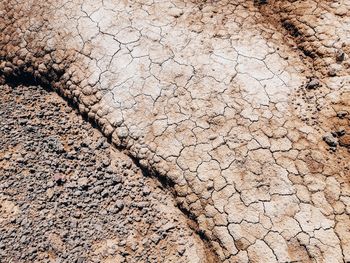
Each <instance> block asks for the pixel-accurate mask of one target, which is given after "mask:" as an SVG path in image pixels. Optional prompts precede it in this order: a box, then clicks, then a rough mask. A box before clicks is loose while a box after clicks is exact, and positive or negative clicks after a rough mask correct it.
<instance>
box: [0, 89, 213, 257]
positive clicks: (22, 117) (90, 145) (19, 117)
mask: <svg viewBox="0 0 350 263" xmlns="http://www.w3.org/2000/svg"><path fill="white" fill-rule="evenodd" d="M0 92H1V97H0V116H1V117H0V126H1V127H0V138H1V140H0V173H1V176H0V232H1V240H0V261H1V262H4V263H5V262H146V261H147V262H198V263H199V262H207V261H206V260H207V259H208V258H209V259H210V254H207V253H206V252H207V251H206V248H205V247H204V245H203V244H202V241H201V240H200V239H199V238H198V237H197V235H196V234H195V233H193V231H192V230H190V229H189V227H188V225H187V223H186V218H185V217H184V216H182V215H181V212H180V211H178V209H177V208H175V207H174V204H173V201H172V198H171V196H169V193H168V192H167V190H166V189H163V188H162V186H161V185H160V184H159V183H157V182H156V181H154V179H152V178H149V177H145V176H144V175H143V174H142V172H141V170H140V169H139V168H138V167H136V166H135V164H134V163H133V162H132V160H131V159H130V158H129V157H127V156H126V155H124V154H123V153H121V152H119V151H117V150H116V149H114V148H113V147H112V146H111V145H110V144H109V143H108V142H107V140H106V139H105V138H104V137H103V136H102V134H100V132H98V131H97V130H96V129H95V128H93V127H92V126H91V125H90V124H89V123H87V122H86V121H84V120H83V119H82V118H81V116H80V115H78V114H77V112H76V111H72V109H71V108H70V106H68V105H67V103H65V102H64V101H63V100H62V99H61V98H60V97H58V96H57V94H55V93H53V92H48V91H45V90H44V89H42V88H40V87H34V86H31V87H24V86H18V87H9V86H7V85H5V86H0ZM209 252H210V251H209Z"/></svg>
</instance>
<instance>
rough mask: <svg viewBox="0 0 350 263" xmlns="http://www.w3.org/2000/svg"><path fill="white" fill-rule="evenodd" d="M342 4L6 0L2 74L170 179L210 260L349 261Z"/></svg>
mask: <svg viewBox="0 0 350 263" xmlns="http://www.w3.org/2000/svg"><path fill="white" fill-rule="evenodd" d="M349 8H350V1H348V0H343V1H326V0H322V1H311V0H310V1H309V0H304V1H302V0H299V1H273V0H271V1H262V0H261V1H207V2H204V1H203V2H199V1H193V2H191V1H166V0H165V1H106V0H101V1H96V0H94V1H92V0H91V1H82V0H80V1H79V0H73V1H62V0H60V1H45V2H44V1H34V0H32V1H11V0H5V1H2V2H1V3H0V10H1V16H0V17H1V18H0V19H1V20H0V26H1V28H0V29H1V32H0V41H1V42H0V59H1V61H0V63H1V64H0V72H1V74H2V76H3V77H2V78H3V80H4V82H6V81H13V80H14V79H23V80H25V79H28V78H35V79H36V80H37V81H39V82H40V83H41V84H43V85H45V84H46V85H50V86H52V87H53V88H54V89H56V90H57V91H59V92H60V94H62V96H64V97H67V98H68V99H71V100H72V101H74V102H75V103H76V104H77V105H78V106H79V109H80V111H81V113H82V114H85V115H87V116H88V117H89V118H90V119H91V120H93V121H96V123H97V124H98V125H99V126H100V127H101V129H102V131H103V133H104V134H105V135H106V136H107V137H109V138H110V139H111V140H112V142H113V143H114V144H115V145H116V146H117V147H120V148H123V149H125V151H126V152H127V153H128V154H129V155H130V156H132V157H133V158H134V159H136V160H137V161H138V162H139V163H140V165H141V166H142V167H143V168H145V169H147V170H149V171H151V172H153V173H155V174H157V176H160V177H163V178H166V180H169V181H170V182H171V183H170V185H171V187H172V190H173V193H174V195H175V198H176V201H177V203H178V205H179V206H180V207H181V208H182V209H183V210H184V211H187V212H188V213H189V214H191V217H194V218H195V219H196V221H197V222H198V227H199V229H200V231H202V232H203V233H204V234H203V235H204V236H205V237H206V238H207V239H208V240H209V242H210V243H211V245H212V250H213V252H215V253H216V254H217V255H218V257H219V259H220V261H222V262H291V261H293V262H344V261H345V262H347V261H349V260H350V233H349V231H350V218H349V214H350V187H349V182H350V180H349V176H350V172H349V169H350V164H349V148H350V127H349V125H350V124H349V119H350V115H349V114H350V88H349V71H350V70H349V61H350V60H349V55H350V54H349V52H350V51H349V42H350V32H349V30H350V21H349V19H350V11H349Z"/></svg>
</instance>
